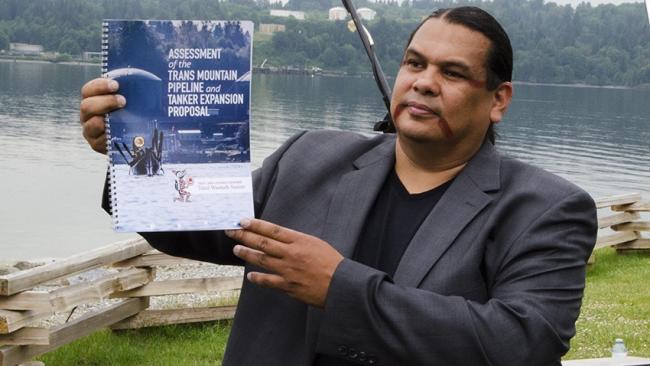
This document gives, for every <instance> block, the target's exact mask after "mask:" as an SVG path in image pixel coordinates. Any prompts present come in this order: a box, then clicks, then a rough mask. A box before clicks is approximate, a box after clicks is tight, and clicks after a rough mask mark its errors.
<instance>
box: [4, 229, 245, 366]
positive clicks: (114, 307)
mask: <svg viewBox="0 0 650 366" xmlns="http://www.w3.org/2000/svg"><path fill="white" fill-rule="evenodd" d="M198 263H200V262H195V261H190V260H187V259H182V258H176V257H172V256H168V255H166V254H162V253H160V252H157V251H154V250H152V249H151V247H150V246H149V244H147V243H146V242H145V241H144V240H143V239H135V240H129V241H124V242H118V243H115V244H112V245H109V246H106V247H103V248H99V249H96V250H92V251H89V252H86V253H83V254H80V255H76V256H72V257H69V258H66V259H62V260H58V261H55V262H52V263H49V264H45V265H42V266H38V267H35V268H32V269H28V270H24V271H20V272H16V273H11V274H8V275H4V276H0V366H13V365H19V364H21V363H24V362H26V361H28V360H30V359H31V358H33V357H36V356H38V355H41V354H43V353H46V352H49V351H51V350H54V349H56V348H58V347H60V346H62V345H64V344H67V343H70V342H72V341H74V340H76V339H79V338H82V337H85V336H86V335H89V334H91V333H93V332H95V331H97V330H99V329H101V328H105V327H110V328H111V329H114V330H118V329H131V328H141V327H147V326H158V325H166V324H180V323H192V322H200V321H213V320H221V319H231V318H232V317H233V316H234V312H235V306H234V305H227V306H205V307H201V306H192V307H184V308H173V309H167V308H164V309H148V308H149V299H150V297H151V296H166V295H177V294H188V293H219V292H223V291H229V292H232V291H235V292H236V291H238V290H239V289H240V288H241V283H242V277H241V276H237V277H212V278H190V279H172V280H155V271H156V267H158V266H166V265H178V264H181V265H197V264H198ZM100 267H101V268H102V269H103V270H102V271H101V273H102V274H101V275H100V276H99V277H97V278H95V279H92V280H86V281H82V282H79V283H73V284H69V283H68V281H65V280H64V279H66V278H70V277H71V276H73V275H78V274H83V273H84V272H88V271H91V270H95V269H97V268H100ZM62 280H64V281H62ZM52 283H57V285H55V286H48V284H52ZM52 288H53V289H52ZM109 299H114V300H112V301H107V300H109ZM104 303H110V304H106V305H103V304H104ZM87 304H96V306H97V307H98V309H97V310H93V311H90V312H87V313H85V314H83V315H82V316H79V317H78V318H75V319H72V320H69V321H65V322H63V323H62V324H58V325H54V326H49V327H48V326H46V325H43V324H44V323H46V322H45V321H46V320H48V319H52V318H53V317H55V316H56V315H57V314H58V315H60V314H61V313H64V314H66V313H69V314H70V315H72V312H74V310H75V309H76V308H77V307H79V306H81V305H87ZM194 305H196V304H194Z"/></svg>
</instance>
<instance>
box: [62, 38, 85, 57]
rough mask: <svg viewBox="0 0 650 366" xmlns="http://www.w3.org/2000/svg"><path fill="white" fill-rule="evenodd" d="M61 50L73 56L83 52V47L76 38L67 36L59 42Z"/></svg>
mask: <svg viewBox="0 0 650 366" xmlns="http://www.w3.org/2000/svg"><path fill="white" fill-rule="evenodd" d="M59 52H61V53H65V54H68V55H71V56H78V55H79V54H80V53H81V48H80V47H79V44H78V43H77V42H76V41H75V40H73V39H70V38H66V39H64V40H63V41H61V44H59Z"/></svg>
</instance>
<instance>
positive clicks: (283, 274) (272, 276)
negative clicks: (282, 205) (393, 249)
mask: <svg viewBox="0 0 650 366" xmlns="http://www.w3.org/2000/svg"><path fill="white" fill-rule="evenodd" d="M240 225H241V227H242V230H226V235H228V236H229V237H230V238H232V239H234V240H236V241H237V242H239V243H240V244H242V245H236V246H235V247H234V249H233V252H234V253H235V255H236V256H237V257H239V258H241V259H242V260H244V261H245V262H247V263H250V264H252V265H255V266H258V267H261V268H264V269H266V270H268V271H269V272H271V273H260V272H249V273H248V275H247V276H246V278H247V279H248V280H249V281H251V282H252V283H254V284H257V285H260V286H264V287H269V288H274V289H278V290H281V291H284V292H286V293H287V294H289V295H290V296H292V297H295V298H297V299H298V300H300V301H302V302H304V303H306V304H308V305H312V306H316V307H320V308H322V307H324V306H325V298H326V297H327V291H328V290H329V286H330V282H331V281H332V276H333V275H334V271H335V270H336V267H337V266H338V265H339V263H341V261H342V260H343V256H342V255H341V254H340V253H339V252H337V251H336V249H334V248H333V247H332V246H331V245H329V244H328V243H327V242H325V241H323V240H320V239H318V238H317V237H314V236H311V235H307V234H304V233H301V232H298V231H294V230H291V229H287V228H285V227H282V226H279V225H275V224H273V223H270V222H268V221H264V220H258V219H250V220H249V219H245V220H242V222H241V223H240Z"/></svg>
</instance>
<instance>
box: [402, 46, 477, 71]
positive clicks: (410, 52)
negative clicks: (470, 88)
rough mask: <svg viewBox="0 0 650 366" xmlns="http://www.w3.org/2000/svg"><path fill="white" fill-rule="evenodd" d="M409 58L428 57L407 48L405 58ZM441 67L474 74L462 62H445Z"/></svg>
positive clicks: (421, 58)
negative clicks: (454, 68) (455, 68)
mask: <svg viewBox="0 0 650 366" xmlns="http://www.w3.org/2000/svg"><path fill="white" fill-rule="evenodd" d="M407 56H414V57H417V58H418V59H420V60H426V57H424V55H423V54H421V53H420V52H418V51H416V50H415V49H413V48H407V49H406V51H405V52H404V57H407ZM440 66H442V67H457V68H459V69H461V70H462V71H464V72H467V73H469V74H471V73H472V69H471V68H470V67H469V65H467V64H466V63H464V62H461V61H455V60H450V61H443V62H441V65H440Z"/></svg>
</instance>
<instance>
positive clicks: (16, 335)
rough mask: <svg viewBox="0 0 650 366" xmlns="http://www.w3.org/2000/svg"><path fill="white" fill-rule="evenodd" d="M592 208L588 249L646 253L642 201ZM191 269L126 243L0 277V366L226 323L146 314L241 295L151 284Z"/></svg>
mask: <svg viewBox="0 0 650 366" xmlns="http://www.w3.org/2000/svg"><path fill="white" fill-rule="evenodd" d="M596 204H597V207H598V208H600V209H602V208H607V207H609V208H610V211H611V212H610V213H608V214H605V215H600V216H602V217H599V219H598V225H599V228H600V229H602V232H601V233H599V236H598V241H597V243H596V249H599V248H604V247H609V246H614V247H615V248H616V250H617V252H618V253H628V252H631V251H644V250H647V251H650V239H646V238H644V237H642V235H641V234H640V232H642V231H650V222H648V221H641V220H640V218H641V215H640V214H639V213H640V212H648V211H650V202H649V201H643V200H642V199H641V195H640V194H627V195H620V196H614V197H607V198H603V199H599V200H597V201H596ZM608 229H611V230H608ZM591 262H592V263H593V255H592V258H591ZM197 263H199V262H195V261H191V260H187V259H181V258H176V257H172V256H168V255H166V254H163V253H160V252H157V251H155V250H152V249H151V247H150V246H149V244H147V243H146V242H145V241H144V240H143V239H134V240H129V241H123V242H118V243H115V244H112V245H109V246H106V247H103V248H99V249H95V250H91V251H88V252H86V253H82V254H79V255H75V256H72V257H69V258H66V259H62V260H58V261H55V262H52V263H49V264H45V265H42V266H39V267H35V268H31V269H27V270H23V271H20V272H16V273H11V274H8V275H4V276H0V366H14V365H19V364H21V363H24V362H26V361H28V360H30V359H31V358H33V357H36V356H38V355H41V354H43V353H46V352H49V351H51V350H54V349H56V348H58V347H60V346H62V345H64V344H67V343H70V342H72V341H74V340H76V339H79V338H82V337H85V336H86V335H89V334H91V333H93V332H95V331H97V330H99V329H101V328H104V327H110V328H111V329H114V330H118V329H131V328H141V327H147V326H159V325H166V324H181V323H192V322H201V321H213V320H221V319H230V318H232V317H233V316H234V312H235V306H207V307H184V308H174V309H149V300H150V297H151V296H167V295H177V294H199V293H218V292H222V291H237V290H239V289H241V283H242V277H241V276H238V277H210V278H190V279H176V280H155V271H156V267H159V266H168V265H179V264H194V265H196V264H197ZM100 267H101V268H104V269H106V268H108V269H110V271H105V272H103V274H102V275H101V276H99V277H98V278H95V279H92V280H86V281H81V282H78V283H73V284H69V283H66V282H62V284H61V285H59V286H55V287H54V289H49V290H48V289H46V290H43V289H42V288H50V287H48V286H45V285H46V284H48V283H49V284H51V283H52V282H53V281H60V280H61V279H66V278H70V277H71V276H74V275H78V274H80V273H84V272H88V271H91V270H94V269H97V268H100ZM59 283H61V282H59ZM107 299H117V300H115V301H116V302H115V303H113V304H110V305H107V306H103V307H100V308H98V310H92V311H89V312H87V313H84V314H83V315H82V316H80V317H77V318H75V319H73V320H70V321H66V322H64V323H62V324H58V325H54V326H50V327H48V326H44V325H42V324H43V321H44V320H47V319H49V318H51V317H52V316H53V315H55V314H61V313H70V312H73V311H74V309H75V308H77V307H78V306H82V305H87V304H93V303H100V302H102V301H103V300H107ZM190 306H191V305H190Z"/></svg>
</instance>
